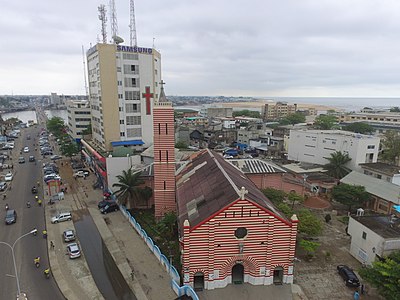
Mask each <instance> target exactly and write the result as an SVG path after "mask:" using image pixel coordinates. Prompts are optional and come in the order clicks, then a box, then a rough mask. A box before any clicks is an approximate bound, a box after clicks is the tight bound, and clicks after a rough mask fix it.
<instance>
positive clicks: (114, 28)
mask: <svg viewBox="0 0 400 300" xmlns="http://www.w3.org/2000/svg"><path fill="white" fill-rule="evenodd" d="M110 19H111V39H112V42H113V43H114V44H120V43H123V42H124V40H123V39H122V38H121V37H119V36H118V21H117V9H116V8H115V0H110Z"/></svg>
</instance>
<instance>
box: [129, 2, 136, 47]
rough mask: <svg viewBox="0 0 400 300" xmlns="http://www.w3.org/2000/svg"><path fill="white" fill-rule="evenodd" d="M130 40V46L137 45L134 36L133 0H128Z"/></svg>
mask: <svg viewBox="0 0 400 300" xmlns="http://www.w3.org/2000/svg"><path fill="white" fill-rule="evenodd" d="M130 17H131V18H130V22H129V28H130V40H131V46H137V37H136V24H135V2H134V0H130Z"/></svg>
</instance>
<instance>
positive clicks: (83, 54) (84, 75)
mask: <svg viewBox="0 0 400 300" xmlns="http://www.w3.org/2000/svg"><path fill="white" fill-rule="evenodd" d="M82 58H83V77H84V78H85V92H86V99H87V100H89V89H88V85H87V80H86V57H85V50H84V49H83V45H82Z"/></svg>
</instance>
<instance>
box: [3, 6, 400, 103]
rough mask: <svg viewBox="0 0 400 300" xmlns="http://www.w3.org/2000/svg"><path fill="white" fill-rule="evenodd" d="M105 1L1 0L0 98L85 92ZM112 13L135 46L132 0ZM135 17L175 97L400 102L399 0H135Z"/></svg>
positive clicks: (122, 33)
mask: <svg viewBox="0 0 400 300" xmlns="http://www.w3.org/2000/svg"><path fill="white" fill-rule="evenodd" d="M102 3H103V4H106V6H107V7H108V2H105V1H104V2H102V1H99V0H84V1H82V0H67V1H59V0H58V1H57V0H51V1H50V0H41V1H31V0H29V1H28V0H21V1H2V4H1V10H0V36H1V42H0V94H8V95H9V94H12V93H13V94H15V95H18V94H19V95H20V94H50V93H51V92H56V93H58V94H84V93H85V89H84V73H83V56H82V45H83V46H84V47H85V50H87V49H88V48H89V47H90V44H92V45H94V44H95V43H96V42H97V39H98V37H100V28H101V27H100V21H99V19H98V11H97V7H98V5H100V4H102ZM116 6H117V16H118V26H119V35H120V36H121V37H123V38H124V39H125V41H126V42H125V44H126V45H129V27H128V25H129V0H116ZM135 12H136V14H135V15H136V30H137V36H138V45H139V46H142V47H152V45H153V38H154V39H155V40H154V43H155V48H156V49H157V50H159V51H160V52H161V54H162V77H163V79H164V81H165V82H166V83H167V85H166V86H165V89H166V93H167V94H169V95H211V96H212V95H224V96H259V97H271V96H288V97H295V96H299V97H301V96H315V97H329V96H331V97H333V96H339V97H341V96H343V97H344V96H349V97H367V96H368V97H398V96H399V95H400V1H398V0H393V1H392V0H376V1H375V0H280V1H276V0H246V1H243V0H242V1H239V0H201V1H193V0H192V1H189V0H169V1H166V0H136V1H135ZM108 19H110V18H109V17H108ZM107 29H108V32H110V22H108V28H107ZM108 36H109V37H110V36H111V34H110V33H109V34H108Z"/></svg>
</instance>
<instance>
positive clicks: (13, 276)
mask: <svg viewBox="0 0 400 300" xmlns="http://www.w3.org/2000/svg"><path fill="white" fill-rule="evenodd" d="M6 276H8V277H12V278H15V275H11V274H6Z"/></svg>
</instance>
